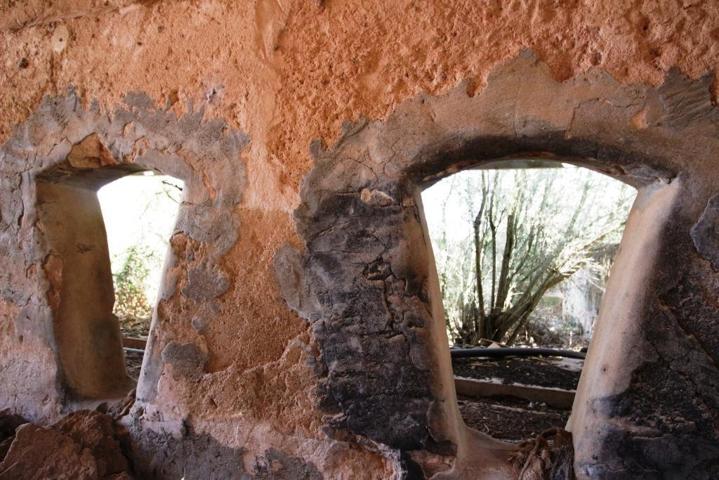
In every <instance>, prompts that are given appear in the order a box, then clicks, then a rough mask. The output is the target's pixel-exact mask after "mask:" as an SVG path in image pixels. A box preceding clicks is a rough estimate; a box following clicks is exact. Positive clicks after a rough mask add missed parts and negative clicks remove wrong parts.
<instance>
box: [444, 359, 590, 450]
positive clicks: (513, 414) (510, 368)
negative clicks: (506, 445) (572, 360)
mask: <svg viewBox="0 0 719 480" xmlns="http://www.w3.org/2000/svg"><path fill="white" fill-rule="evenodd" d="M560 362H561V360H559V359H545V358H540V357H533V358H512V357H510V358H507V359H502V360H498V359H482V358H462V359H456V360H454V361H453V367H454V373H455V375H456V376H461V377H467V378H474V379H478V380H485V381H495V382H501V383H504V384H512V383H519V384H523V385H535V386H540V387H551V388H562V389H567V390H575V389H576V388H577V383H578V382H579V375H580V373H581V371H580V370H578V369H576V370H574V371H573V370H569V369H567V368H562V367H560V366H559V365H558V364H559V363H560ZM577 367H581V362H579V363H578V364H577ZM457 404H458V406H459V411H460V413H461V414H462V418H463V419H464V422H465V423H466V424H467V425H468V426H470V427H472V428H474V429H476V430H479V431H481V432H484V433H486V434H488V435H491V436H492V437H494V438H497V439H501V440H507V441H512V442H518V441H522V440H526V439H527V438H531V437H534V436H536V435H538V434H540V433H542V432H544V431H546V430H548V429H551V428H560V429H561V428H564V426H565V425H566V423H567V420H568V419H569V414H570V413H571V411H570V410H561V409H557V408H553V407H550V406H548V405H547V404H545V403H541V402H530V401H527V400H524V399H519V398H515V397H491V398H470V397H465V396H460V397H459V398H458V399H457Z"/></svg>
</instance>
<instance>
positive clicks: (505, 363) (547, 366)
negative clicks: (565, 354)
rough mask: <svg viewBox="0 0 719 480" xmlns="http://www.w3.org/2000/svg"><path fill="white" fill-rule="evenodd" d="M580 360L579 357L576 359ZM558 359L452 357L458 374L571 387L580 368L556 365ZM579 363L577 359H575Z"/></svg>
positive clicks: (568, 388)
mask: <svg viewBox="0 0 719 480" xmlns="http://www.w3.org/2000/svg"><path fill="white" fill-rule="evenodd" d="M578 362H581V361H578ZM558 363H559V359H554V358H552V359H549V358H543V357H529V358H517V357H508V358H506V359H501V360H500V359H485V358H458V359H455V360H453V361H452V366H453V368H454V374H455V375H456V376H458V377H466V378H475V379H478V380H490V379H493V378H494V379H499V380H500V381H501V383H505V384H509V383H521V384H523V385H537V386H539V387H551V388H563V389H566V390H575V389H576V388H577V384H578V383H579V374H580V373H581V370H576V371H572V370H568V369H566V368H562V367H560V366H558ZM579 367H581V363H579Z"/></svg>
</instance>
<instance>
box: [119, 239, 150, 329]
mask: <svg viewBox="0 0 719 480" xmlns="http://www.w3.org/2000/svg"><path fill="white" fill-rule="evenodd" d="M124 257H125V258H124V262H123V263H122V268H121V269H120V271H119V272H117V273H115V274H113V275H112V276H113V282H114V284H115V307H114V313H115V315H117V316H118V317H121V318H126V317H131V318H137V319H147V318H149V317H150V316H151V315H152V307H151V306H150V303H149V302H148V300H147V296H146V295H145V282H146V281H147V277H148V276H149V275H150V265H151V264H152V263H153V260H154V257H155V254H154V253H153V252H152V250H150V249H149V248H147V247H141V246H138V245H133V246H132V247H130V248H128V249H127V250H126V251H125V254H124Z"/></svg>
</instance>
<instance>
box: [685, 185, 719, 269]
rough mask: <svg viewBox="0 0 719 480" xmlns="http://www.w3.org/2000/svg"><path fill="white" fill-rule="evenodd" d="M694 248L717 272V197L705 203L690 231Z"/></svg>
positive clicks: (718, 196)
mask: <svg viewBox="0 0 719 480" xmlns="http://www.w3.org/2000/svg"><path fill="white" fill-rule="evenodd" d="M691 237H692V241H693V242H694V248H696V249H697V252H699V255H701V256H702V258H704V259H705V260H708V261H709V262H711V264H712V267H713V268H714V270H719V195H715V196H713V197H712V198H711V199H709V202H707V206H706V208H705V209H704V212H703V213H702V215H701V217H699V220H698V221H697V223H696V224H694V226H693V227H692V229H691Z"/></svg>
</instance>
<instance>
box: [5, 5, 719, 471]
mask: <svg viewBox="0 0 719 480" xmlns="http://www.w3.org/2000/svg"><path fill="white" fill-rule="evenodd" d="M0 14H1V15H0V18H2V20H0V35H1V41H2V48H0V58H1V59H2V62H3V63H2V64H3V66H4V68H3V69H2V70H0V78H1V79H2V84H3V85H4V86H5V88H3V89H1V91H0V106H2V111H3V117H2V118H0V137H1V138H0V141H1V142H2V147H1V148H0V252H1V255H0V385H2V389H1V390H0V405H1V406H2V407H10V408H11V409H12V410H14V411H16V412H17V413H20V414H22V415H23V416H26V417H28V418H30V419H31V420H34V421H37V422H39V423H52V422H54V421H55V420H56V419H57V418H59V417H61V416H62V415H63V414H64V413H66V412H68V411H71V410H73V409H75V408H79V407H80V406H85V405H87V403H86V402H87V399H86V398H80V397H82V396H78V395H77V391H75V390H74V389H73V385H72V382H68V380H69V379H68V377H67V376H66V375H65V374H64V373H63V371H64V367H63V360H62V357H63V355H62V350H63V349H62V347H61V343H62V342H58V336H57V331H58V330H57V329H58V328H60V326H59V325H58V319H59V318H61V316H58V314H57V312H58V310H57V305H58V304H57V303H53V302H56V300H58V299H61V298H62V289H61V288H60V289H59V290H58V288H59V286H60V287H61V286H62V277H61V275H59V273H61V270H60V265H61V264H60V263H58V262H57V261H56V257H57V255H56V256H55V257H53V256H52V255H51V253H52V248H51V247H52V242H48V241H47V235H46V233H47V232H44V231H43V229H42V224H43V221H42V218H41V216H39V215H38V208H39V206H38V198H39V197H38V183H42V182H46V183H47V182H50V183H53V182H60V184H62V182H67V181H75V180H73V179H84V180H81V183H82V184H84V185H97V184H98V183H97V182H102V181H107V180H109V179H112V178H117V176H119V175H122V174H124V173H126V172H127V171H129V170H133V169H137V168H140V169H147V168H151V169H158V170H160V171H162V172H163V173H168V174H171V175H174V176H177V177H179V178H182V179H184V180H185V181H186V184H188V189H189V193H188V197H187V198H186V200H185V204H184V205H183V209H182V212H181V215H180V220H179V222H178V226H177V228H176V233H175V234H174V235H173V238H172V241H171V246H172V248H171V258H170V261H169V263H168V268H167V271H166V272H165V275H164V280H163V290H162V293H161V301H160V303H159V305H158V309H157V312H156V314H155V318H154V319H153V326H152V333H151V336H152V338H151V341H150V343H149V348H148V353H147V356H146V359H145V363H144V365H143V372H142V377H141V379H140V385H139V387H138V395H137V396H138V399H137V402H136V403H135V405H134V407H133V409H132V411H131V412H130V413H129V414H128V415H127V416H126V417H125V418H124V420H123V422H124V423H125V424H126V425H127V426H128V428H129V430H130V433H131V438H132V441H133V452H134V457H135V459H136V462H137V464H138V465H137V468H138V471H140V472H142V474H143V475H144V476H147V477H157V478H174V477H177V476H178V474H182V473H185V474H186V475H187V478H191V477H193V476H195V477H197V476H200V475H209V476H210V477H212V476H213V475H214V476H216V477H218V478H227V477H232V476H233V475H234V476H236V477H237V478H243V477H245V478H246V477H252V476H254V477H257V478H321V477H324V478H363V477H364V478H402V477H407V478H413V477H415V478H419V477H423V476H424V477H429V476H431V475H432V474H435V473H436V474H437V475H438V476H444V478H477V477H481V476H483V475H484V476H487V477H488V478H492V477H494V478H512V476H513V475H514V473H513V472H512V470H511V468H510V467H509V464H508V462H507V457H508V455H509V453H511V449H510V448H508V447H507V446H506V445H503V444H500V443H498V442H495V441H493V440H492V439H490V438H486V437H483V436H481V435H478V434H476V432H472V431H469V430H467V429H466V427H464V426H463V424H462V422H461V419H460V418H459V416H458V414H457V411H456V406H455V404H454V391H453V385H452V381H451V376H450V375H451V372H450V366H449V361H448V352H447V350H446V342H444V333H443V328H442V324H443V322H442V321H441V317H440V315H441V313H440V312H441V309H440V308H439V306H438V303H437V302H438V298H439V297H438V294H439V292H438V286H437V285H436V275H435V272H434V270H433V269H434V266H433V262H432V254H431V250H430V249H429V248H428V245H429V243H428V241H427V238H426V229H425V228H424V226H423V221H422V210H421V204H420V202H419V196H418V192H419V189H421V188H422V187H424V186H426V185H428V184H429V183H431V182H432V181H434V180H436V179H438V178H440V177H442V176H444V175H447V174H450V173H452V172H454V171H456V170H458V169H461V168H467V167H471V166H472V165H476V164H478V163H479V162H483V161H489V160H496V159H501V158H505V157H512V156H517V155H532V156H537V157H540V158H548V159H561V160H564V161H572V162H575V163H578V164H581V165H585V166H588V167H591V168H596V169H598V170H600V171H604V172H605V173H608V174H611V175H613V176H615V177H617V178H621V179H623V180H625V181H627V182H630V183H632V184H634V185H637V186H640V187H641V190H642V193H641V194H640V196H639V200H638V201H637V204H636V205H635V207H634V211H633V213H632V216H631V218H630V221H629V225H628V227H627V234H626V236H625V242H624V244H623V246H622V249H621V252H620V257H619V259H618V260H617V264H618V266H617V269H616V272H619V274H618V275H615V276H613V280H612V285H610V287H609V290H610V292H609V293H608V294H607V300H606V301H605V304H604V305H603V307H602V317H601V319H600V321H599V326H598V330H597V333H596V339H595V342H594V344H593V347H592V352H591V354H590V358H589V360H588V362H587V367H586V369H587V372H586V375H585V376H584V378H583V380H582V384H581V386H580V391H579V392H578V395H577V403H576V404H575V409H574V412H573V418H572V421H571V422H570V427H571V429H572V431H573V434H574V442H575V451H576V459H575V461H576V467H577V472H578V475H580V477H582V478H608V477H614V478H636V477H637V476H643V477H645V478H651V477H652V476H656V477H659V476H662V475H663V476H664V477H669V478H685V477H688V476H689V475H694V477H695V478H713V477H715V476H716V475H717V472H716V471H715V470H713V469H715V468H716V467H715V465H716V464H717V463H718V462H717V457H718V456H719V453H718V452H717V451H716V445H717V431H719V427H717V418H716V412H717V411H718V410H717V405H716V402H717V399H718V398H719V392H717V391H716V389H717V385H719V382H718V381H717V379H718V378H719V376H718V375H717V366H716V365H717V363H716V356H717V344H716V342H717V340H716V338H717V335H716V328H717V327H716V319H717V307H716V302H715V300H714V298H715V296H716V295H715V292H716V288H717V274H716V271H715V268H714V265H713V263H716V252H715V251H714V250H716V248H714V247H715V245H714V244H715V243H716V242H715V241H714V240H715V239H714V238H713V237H714V236H713V232H714V229H713V228H712V225H713V223H715V219H716V218H715V217H716V215H715V210H716V208H715V203H716V202H715V201H713V200H712V199H713V198H715V196H716V195H717V192H716V188H715V185H716V180H715V176H716V173H715V172H716V160H715V158H714V156H713V152H714V151H715V150H716V148H715V147H716V145H715V143H716V138H717V135H716V133H717V132H716V124H717V121H716V120H717V113H716V109H715V107H714V105H713V104H712V103H711V95H712V93H714V92H715V88H716V87H715V86H714V85H713V84H712V79H711V74H712V70H713V69H715V66H716V63H717V62H716V60H717V59H716V49H715V43H716V42H715V38H714V37H715V35H714V32H715V31H716V30H717V28H719V20H718V18H717V17H718V15H719V11H718V9H717V8H716V7H715V6H713V5H710V4H696V5H694V4H692V5H683V4H679V3H676V4H675V3H670V2H658V3H656V4H652V3H646V2H645V3H643V4H642V5H640V6H637V5H623V4H622V5H619V4H618V3H617V2H609V1H608V2H595V3H593V4H592V5H584V4H579V3H577V4H567V5H563V6H562V7H561V8H555V7H551V8H550V7H543V6H540V5H534V6H527V5H523V4H521V5H520V4H516V5H515V4H502V3H500V4H497V5H482V6H478V5H477V4H476V3H475V2H469V1H467V2H465V1H458V2H455V3H454V4H453V5H440V4H435V3H434V2H428V3H426V4H411V5H405V4H404V3H402V2H376V3H372V2H370V3H366V2H365V3H363V5H361V6H360V5H358V4H356V3H355V2H346V3H342V2H335V1H326V2H291V3H289V4H284V3H282V2H258V3H257V4H254V3H249V2H227V3H225V2H217V1H203V2H199V3H197V4H193V3H185V2H179V3H178V2H151V3H143V2H134V1H132V0H118V1H111V2H95V1H93V0H83V1H81V2H69V1H59V2H58V1H55V2H53V3H52V5H50V4H49V3H48V4H47V5H46V4H45V2H43V1H41V0H38V1H30V2H25V3H23V4H22V5H16V4H11V5H7V6H3V7H2V11H0ZM690 26H691V27H690ZM525 48H531V49H532V51H533V52H534V54H529V53H526V52H525V53H521V52H522V51H523V50H524V49H525ZM675 66H676V67H679V69H681V72H682V73H683V74H686V75H688V76H689V77H691V78H693V79H694V80H690V79H688V78H686V77H684V76H683V75H682V74H680V73H678V72H674V73H671V74H668V73H667V72H668V71H669V69H670V68H671V67H675ZM703 75H708V76H703ZM133 92H134V93H133ZM365 118H366V119H367V120H364V119H365ZM88 178H89V179H90V180H88ZM303 179H304V181H303ZM88 182H89V183H88ZM300 184H302V188H301V189H300ZM40 210H41V209H40ZM60 257H62V255H60ZM616 272H615V273H616ZM109 341H110V343H111V342H112V339H110V340H109ZM96 373H98V374H100V376H102V375H101V374H102V371H101V370H99V371H97V372H96ZM18 379H24V380H26V381H18ZM200 466H201V467H203V469H202V470H199V469H198V468H200ZM200 471H201V472H202V474H201V473H200Z"/></svg>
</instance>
